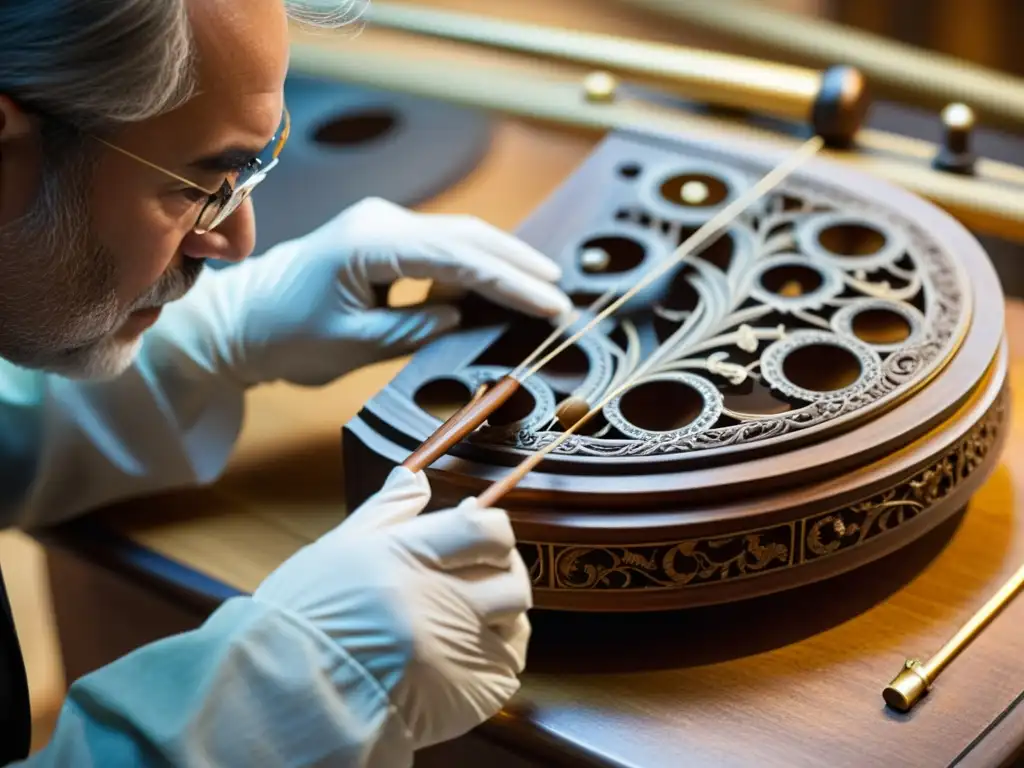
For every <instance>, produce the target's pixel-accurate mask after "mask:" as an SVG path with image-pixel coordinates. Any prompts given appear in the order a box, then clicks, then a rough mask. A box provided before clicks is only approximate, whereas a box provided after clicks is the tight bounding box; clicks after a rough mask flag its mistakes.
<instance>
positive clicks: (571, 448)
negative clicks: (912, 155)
mask: <svg viewBox="0 0 1024 768" xmlns="http://www.w3.org/2000/svg"><path fill="white" fill-rule="evenodd" d="M641 165H642V171H640V172H638V173H637V174H635V175H633V176H631V177H629V178H619V177H617V176H616V175H615V174H614V173H611V175H610V177H609V179H608V184H609V189H612V188H614V194H610V195H609V200H611V202H610V203H609V204H608V205H607V206H606V207H604V208H600V207H598V208H595V210H593V212H592V213H591V215H590V217H589V220H587V221H580V222H579V226H578V231H577V232H576V233H575V235H569V234H567V235H566V236H565V237H566V239H565V241H564V242H562V243H560V244H558V245H553V246H550V248H552V249H554V250H555V251H560V253H553V254H552V255H554V256H558V257H559V258H560V262H561V264H562V265H563V267H564V268H565V269H564V272H565V277H564V279H563V287H564V288H565V289H566V291H567V292H569V293H571V294H573V295H578V296H584V297H586V296H590V297H596V296H597V295H600V294H603V293H604V292H605V291H606V290H612V291H613V293H614V292H615V291H618V292H619V293H621V292H623V291H624V290H625V289H627V288H628V287H630V286H632V285H635V284H636V283H638V282H639V281H640V280H641V279H642V277H643V276H644V275H646V274H648V270H650V269H652V267H653V265H654V264H656V263H657V262H658V261H659V260H660V259H663V258H666V257H668V256H669V255H670V254H671V253H672V252H673V251H674V249H675V248H676V247H677V246H678V245H680V243H682V242H684V241H685V240H686V239H687V237H688V236H689V235H690V234H692V233H693V232H694V231H696V230H697V229H698V228H699V227H700V225H702V224H704V223H705V222H707V221H708V220H710V219H711V218H712V217H713V216H715V215H716V214H717V213H718V212H719V211H720V210H721V208H722V207H723V206H724V205H727V204H728V203H729V202H730V201H731V200H732V199H735V197H736V196H737V195H739V194H741V193H742V191H743V190H744V189H745V188H747V187H749V186H750V185H752V184H753V183H754V182H756V180H757V179H758V178H759V177H761V176H762V175H763V173H764V172H765V171H766V170H767V169H765V168H756V167H754V166H753V165H749V166H748V165H744V164H743V163H741V162H738V161H730V162H717V161H715V160H713V159H709V157H700V158H696V157H686V156H680V155H677V154H673V153H671V152H667V151H666V152H665V153H664V154H663V155H661V156H659V157H657V159H653V158H649V159H648V161H647V162H645V163H643V164H641ZM701 195H705V196H710V197H707V199H706V200H704V199H703V198H701ZM702 200H703V202H702ZM573 221H574V224H575V222H576V221H577V220H576V219H574V220H573ZM609 265H611V266H609ZM616 265H617V266H616ZM602 270H606V271H605V272H602ZM588 304H589V301H581V302H580V306H581V307H585V306H587V305H588ZM970 313H971V308H970V291H969V287H968V281H967V278H966V275H965V273H964V272H963V269H962V267H961V266H960V265H959V264H958V261H957V258H956V256H955V254H952V253H950V252H949V251H948V250H947V249H946V248H944V247H943V245H942V243H941V242H939V241H938V239H937V238H935V237H934V236H932V234H931V233H929V232H928V231H926V230H925V229H924V228H923V227H922V226H920V225H919V224H917V223H915V222H914V221H912V220H911V219H909V218H908V217H906V216H904V215H903V214H901V213H900V212H899V211H897V210H894V209H892V208H890V207H886V206H884V205H882V204H881V203H879V202H877V201H874V200H870V199H866V198H864V197H860V196H856V195H853V194H851V193H850V192H848V191H846V190H844V189H842V188H840V187H839V186H838V185H831V184H828V183H826V182H824V181H818V180H812V179H810V178H803V177H801V176H800V175H799V174H797V175H796V176H794V177H792V178H791V179H789V180H787V181H786V182H785V183H784V184H783V185H782V186H780V187H779V188H778V189H776V190H775V191H773V192H772V193H770V194H768V195H766V196H765V197H764V198H762V199H761V200H759V201H758V202H757V203H756V204H755V205H753V206H751V207H750V208H749V209H748V210H747V211H746V212H744V213H743V214H742V215H741V216H739V217H738V218H737V219H735V220H734V221H733V222H732V223H731V224H730V226H729V227H728V229H727V230H726V232H725V233H724V234H723V235H722V237H720V238H719V239H718V240H717V241H714V242H712V243H711V244H709V245H708V246H707V247H705V248H703V249H702V250H699V251H698V252H697V253H695V254H692V255H691V256H690V257H688V258H687V259H685V261H684V262H683V263H682V264H681V265H679V266H678V267H673V268H672V269H669V270H668V271H667V272H665V274H664V275H663V276H662V277H660V278H659V279H658V280H655V281H654V282H653V283H651V284H650V286H648V287H646V288H644V290H643V291H641V293H640V294H638V295H637V296H636V297H634V298H632V299H630V301H629V302H627V303H626V305H625V306H623V307H621V308H620V309H619V310H617V311H616V313H615V314H614V315H613V316H611V317H610V318H608V319H607V320H606V321H605V322H604V323H603V324H602V325H600V326H599V327H598V328H596V329H595V330H594V331H593V332H591V333H588V334H587V335H586V336H585V337H584V338H583V339H581V340H580V341H579V342H578V343H577V345H576V353H574V355H575V360H577V361H578V365H579V366H580V369H579V370H577V371H575V372H573V374H572V375H568V374H565V373H564V372H557V371H550V370H547V371H545V370H542V371H541V372H540V373H539V375H537V376H535V377H531V378H530V379H529V380H528V381H527V389H528V390H529V395H530V396H531V397H532V402H533V406H532V410H530V412H529V413H527V414H524V415H523V416H522V417H521V418H519V419H517V420H515V421H511V422H509V423H501V424H485V425H484V426H483V427H482V428H481V429H479V430H477V431H476V432H475V433H474V434H473V435H472V436H471V438H470V439H471V440H472V441H474V442H476V443H478V444H486V445H489V446H509V447H514V448H519V449H526V450H538V449H540V448H543V447H544V446H546V445H547V444H549V443H551V442H552V441H554V440H555V439H557V438H558V436H559V435H560V434H561V431H562V429H563V427H562V426H560V424H559V420H558V418H557V414H558V413H559V406H560V404H561V403H564V402H565V401H566V400H567V399H569V398H573V399H574V401H575V402H583V403H586V404H588V405H593V404H596V403H598V402H602V401H603V400H604V399H605V398H606V397H610V395H611V394H612V393H614V392H617V391H619V390H620V388H621V387H622V385H623V384H624V383H626V382H627V381H629V382H631V386H630V389H629V390H628V391H625V392H623V393H620V394H619V395H618V396H617V397H615V398H612V399H611V400H610V401H609V402H607V403H606V404H605V406H604V407H603V408H602V410H601V416H602V418H601V419H598V420H595V428H594V430H593V431H586V430H584V431H583V432H581V433H580V434H574V435H573V436H572V437H571V438H569V439H567V440H565V441H564V442H563V443H562V444H561V445H559V446H558V447H557V448H556V449H555V453H556V454H558V455H563V456H582V457H591V456H594V457H616V458H621V457H645V456H666V455H673V454H684V453H685V454H694V453H700V452H702V451H709V450H715V449H720V448H725V447H730V446H739V445H747V444H752V443H763V442H765V441H768V440H775V439H777V438H782V437H785V436H788V435H791V434H795V433H798V432H804V431H806V430H810V429H813V428H818V427H822V428H824V427H826V426H828V425H829V424H830V423H831V422H835V421H836V420H838V419H840V418H842V417H846V416H850V417H853V416H854V415H856V416H858V417H859V416H860V415H862V414H863V412H865V411H867V410H870V409H877V408H881V407H884V406H886V405H887V404H891V403H893V402H895V401H897V400H899V399H900V398H902V397H904V396H909V394H910V393H912V392H914V391H915V390H916V388H917V387H918V386H919V385H921V384H922V382H924V381H926V380H927V379H929V378H930V377H931V376H933V375H934V374H935V373H936V372H937V371H938V370H939V369H940V368H941V366H942V365H943V364H944V362H945V361H946V360H948V359H949V358H950V356H951V355H952V354H953V353H954V352H955V350H956V348H957V346H958V345H959V343H960V341H961V340H962V338H963V333H964V330H965V328H966V324H967V322H968V320H969V316H970ZM587 319H588V318H587V317H583V318H581V319H580V321H579V322H580V323H581V324H582V323H584V322H586V320H587ZM520 332H521V328H519V327H514V326H513V327H510V329H509V330H508V331H507V332H506V333H505V336H502V337H501V339H499V341H497V342H495V344H506V343H507V344H511V343H512V342H513V341H514V340H515V339H514V337H515V335H516V333H520ZM500 370H501V369H499V368H495V367H494V366H493V365H492V366H487V365H485V364H484V363H483V362H479V361H478V359H475V358H472V357H470V359H466V360H465V361H463V363H462V364H461V365H458V366H456V367H455V368H454V370H453V369H447V370H439V371H437V372H436V374H435V375H436V376H437V377H447V378H454V379H457V380H459V381H461V382H462V384H463V385H464V386H465V388H466V389H468V390H469V391H473V385H474V382H475V381H476V380H477V379H480V378H481V377H484V378H486V377H490V376H493V375H494V374H495V372H500ZM655 401H660V402H661V403H673V404H680V405H679V406H678V407H674V408H660V409H659V408H657V407H654V406H651V405H650V403H652V402H655ZM773 557H775V558H777V557H780V555H775V556H773ZM617 567H618V566H617ZM622 567H625V566H622ZM630 567H631V566H630ZM643 570H644V569H643V568H640V571H643ZM621 572H622V573H625V571H621ZM637 574H638V577H639V571H638V572H637Z"/></svg>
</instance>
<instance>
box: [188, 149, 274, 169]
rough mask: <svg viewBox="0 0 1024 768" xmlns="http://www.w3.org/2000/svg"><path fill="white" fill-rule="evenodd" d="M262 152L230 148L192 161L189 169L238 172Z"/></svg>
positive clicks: (259, 150)
mask: <svg viewBox="0 0 1024 768" xmlns="http://www.w3.org/2000/svg"><path fill="white" fill-rule="evenodd" d="M262 151H263V150H262V148H256V149H254V148H252V147H231V148H230V149H225V150H223V151H222V152H218V153H217V154H215V155H207V156H206V157H201V158H199V159H198V160H193V161H192V162H191V163H189V167H190V168H197V169H199V170H200V171H207V172H209V173H230V172H231V171H238V170H241V169H242V168H244V167H245V166H246V165H248V164H249V163H250V162H251V161H252V160H254V159H255V158H256V157H257V156H258V155H259V154H260V152H262Z"/></svg>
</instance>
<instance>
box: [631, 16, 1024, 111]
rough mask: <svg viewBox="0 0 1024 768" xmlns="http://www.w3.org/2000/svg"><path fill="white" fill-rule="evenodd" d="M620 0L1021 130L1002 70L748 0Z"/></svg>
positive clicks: (1021, 86) (901, 95)
mask: <svg viewBox="0 0 1024 768" xmlns="http://www.w3.org/2000/svg"><path fill="white" fill-rule="evenodd" d="M619 1H620V2H621V3H623V4H625V5H629V6H632V7H634V8H640V9H643V10H646V11H652V12H655V13H657V14H658V15H660V16H662V17H663V18H668V19H674V20H677V21H679V22H682V23H683V24H685V25H686V26H687V27H690V28H693V27H698V28H702V29H705V30H708V31H711V32H715V33H718V34H720V35H724V36H726V37H728V38H731V39H733V40H739V41H742V42H743V43H744V44H746V45H749V46H753V47H756V48H757V53H758V55H772V56H773V57H776V58H778V57H782V56H787V57H788V59H789V60H790V61H792V62H794V63H799V64H802V65H807V66H828V65H829V64H831V63H833V62H836V61H842V62H843V63H845V64H849V65H850V66H852V67H856V68H857V69H859V70H860V71H861V72H863V73H864V76H865V77H866V78H867V80H868V83H870V87H871V92H872V95H873V97H874V98H876V99H877V98H879V97H883V98H891V99H895V100H899V101H905V102H907V103H910V104H917V105H920V106H924V107H929V108H932V109H935V110H939V109H942V108H943V107H944V106H946V105H947V104H950V103H952V102H962V103H964V104H968V105H969V106H970V107H971V108H972V109H973V110H974V111H975V113H976V114H977V115H978V118H979V122H980V123H982V124H987V125H990V126H993V127H997V128H1005V129H1010V130H1017V131H1021V130H1024V80H1021V78H1019V77H1014V76H1012V75H1009V74H1007V73H1005V72H1000V71H998V70H995V69H989V68H987V67H982V66H979V65H976V64H973V63H971V62H969V61H964V60H962V59H957V58H954V57H952V56H945V55H943V54H940V53H936V52H933V51H928V50H924V49H922V48H917V47H914V46H912V45H907V44H905V43H900V42H897V41H895V40H890V39H887V38H885V37H883V36H881V35H874V34H871V33H869V32H864V31H861V30H857V29H853V28H851V27H848V26H845V25H843V24H838V23H835V22H832V21H827V20H825V19H818V18H812V17H809V16H805V15H802V14H798V13H790V12H786V11H782V10H778V9H775V8H769V7H768V6H766V5H764V4H762V3H756V2H748V0H619ZM964 6H965V8H967V7H969V6H970V3H969V2H965V3H964Z"/></svg>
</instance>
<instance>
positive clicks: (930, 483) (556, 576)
mask: <svg viewBox="0 0 1024 768" xmlns="http://www.w3.org/2000/svg"><path fill="white" fill-rule="evenodd" d="M1008 402H1009V394H1008V388H1007V387H1004V388H1003V389H1002V390H1001V391H1000V393H999V395H998V396H997V397H996V399H995V401H994V402H993V403H992V406H991V407H990V408H989V409H988V411H987V412H986V413H985V415H984V416H983V417H982V418H981V419H980V420H979V421H978V423H977V424H975V425H974V426H973V427H972V428H971V430H970V431H969V432H968V433H967V434H966V435H965V436H964V437H963V438H962V439H961V440H960V441H958V442H957V443H956V445H955V446H953V447H952V448H951V449H950V450H949V451H947V452H946V453H945V454H943V455H942V457H941V458H939V459H938V460H937V461H935V462H934V463H933V464H931V465H930V466H928V467H927V468H925V469H922V470H920V471H919V472H917V473H916V474H914V475H913V476H911V477H910V478H908V479H904V480H902V481H901V482H899V483H897V484H895V485H893V486H892V487H890V488H888V489H887V490H885V491H881V492H879V493H876V494H874V495H872V496H870V497H868V498H865V499H863V500H861V501H858V502H856V503H855V504H851V505H847V506H844V507H839V508H836V509H833V510H830V511H827V512H819V513H816V514H814V515H809V516H807V517H804V518H802V519H799V520H794V521H791V522H788V523H780V524H777V525H772V526H768V527H765V528H759V529H755V530H750V531H745V532H739V533H736V534H732V535H729V536H724V537H717V538H705V539H687V540H685V541H668V542H659V543H652V544H630V545H627V546H614V545H608V546H593V545H582V544H581V545H573V544H562V543H559V544H550V543H542V542H520V544H519V551H520V553H521V554H522V556H523V558H524V559H525V561H526V564H527V566H528V567H529V569H530V575H531V578H532V581H533V586H534V587H535V588H537V589H546V590H563V591H579V590H601V591H622V590H645V591H648V590H658V591H661V590H678V589H694V588H699V587H701V586H705V585H710V584H720V583H722V582H725V581H733V580H737V579H744V578H751V577H756V576H762V575H765V574H769V573H773V572H775V571H780V570H784V569H787V568H794V567H797V566H800V565H804V564H808V563H812V562H815V561H819V560H821V559H823V558H828V557H834V556H836V555H838V554H840V553H844V552H847V551H849V550H851V549H854V548H856V547H861V546H864V545H865V544H867V543H868V542H871V541H874V540H875V539H877V538H878V537H880V536H884V535H886V534H888V533H891V532H892V531H894V530H896V529H897V528H899V527H900V526H902V525H904V524H905V523H907V522H909V521H911V520H913V519H914V518H916V517H917V516H919V515H921V514H923V513H925V512H926V511H927V510H928V509H930V508H931V507H933V506H935V505H936V504H938V503H940V502H942V501H943V500H944V499H945V498H946V497H948V496H949V495H950V494H951V493H952V492H953V491H954V490H955V489H956V488H957V487H959V486H960V485H961V484H962V483H963V482H964V481H965V480H967V478H969V477H970V476H971V475H972V474H973V473H974V472H975V471H976V470H977V469H978V467H980V466H981V465H982V464H983V463H984V462H985V459H986V458H987V457H988V455H989V453H990V452H991V450H992V449H993V447H994V446H995V445H996V443H997V442H998V438H999V436H1000V434H1001V432H1002V430H1003V429H1004V428H1005V420H1006V416H1007V411H1008Z"/></svg>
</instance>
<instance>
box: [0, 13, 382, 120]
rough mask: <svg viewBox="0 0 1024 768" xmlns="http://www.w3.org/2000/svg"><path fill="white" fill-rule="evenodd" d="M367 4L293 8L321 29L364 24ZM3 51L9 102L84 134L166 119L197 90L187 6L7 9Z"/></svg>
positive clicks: (2, 75)
mask: <svg viewBox="0 0 1024 768" xmlns="http://www.w3.org/2000/svg"><path fill="white" fill-rule="evenodd" d="M244 1H245V0H241V2H244ZM367 2H368V0H285V4H286V6H287V7H288V11H289V14H290V15H291V16H292V18H294V19H296V20H297V21H300V22H304V23H308V24H312V25H315V26H318V27H339V26H342V25H345V24H348V23H350V22H352V21H353V20H355V19H358V18H359V17H360V16H361V14H362V8H363V7H365V5H366V3H367ZM0 51H2V52H3V53H2V55H0V93H2V94H6V95H9V96H11V97H12V98H15V99H17V100H18V101H20V102H22V103H23V104H25V105H26V106H27V107H29V108H32V109H35V110H38V111H40V112H42V113H44V114H48V115H52V116H56V117H60V118H61V119H63V120H66V121H68V122H69V123H71V124H73V125H74V126H75V127H76V128H78V129H79V130H85V131H92V132H97V133H103V132H105V131H108V130H110V129H112V128H114V127H116V126H118V125H121V124H124V123H131V122H136V121H141V120H146V119H149V118H152V117H156V116H157V115H160V114H163V113H165V112H168V111H170V110H172V109H175V108H176V107H178V106H180V105H181V104H183V103H184V102H185V101H187V100H188V98H189V97H190V96H191V95H192V93H193V91H194V88H195V79H194V77H195V51H194V46H193V38H192V34H191V30H190V25H189V20H188V14H187V8H186V0H86V1H85V2H82V0H3V2H2V3H0Z"/></svg>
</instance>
